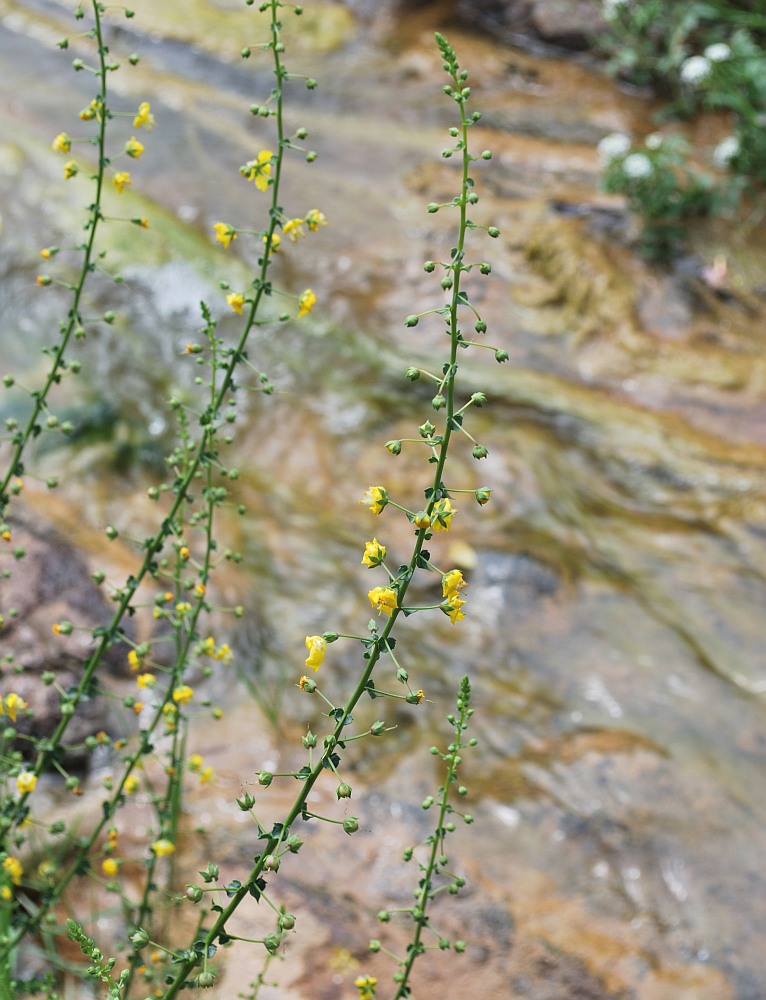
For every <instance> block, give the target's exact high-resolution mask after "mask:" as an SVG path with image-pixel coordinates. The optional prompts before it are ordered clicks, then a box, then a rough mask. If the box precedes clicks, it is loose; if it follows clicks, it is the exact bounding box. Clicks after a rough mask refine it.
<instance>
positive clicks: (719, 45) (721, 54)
mask: <svg viewBox="0 0 766 1000" xmlns="http://www.w3.org/2000/svg"><path fill="white" fill-rule="evenodd" d="M705 58H706V59H707V61H708V62H711V63H717V62H726V60H727V59H730V58H731V49H730V48H729V46H728V45H727V44H726V42H716V43H715V45H708V47H707V48H706V49H705Z"/></svg>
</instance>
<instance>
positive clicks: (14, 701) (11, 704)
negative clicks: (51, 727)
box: [0, 691, 29, 722]
mask: <svg viewBox="0 0 766 1000" xmlns="http://www.w3.org/2000/svg"><path fill="white" fill-rule="evenodd" d="M25 708H29V705H28V704H27V703H26V702H25V701H24V699H23V698H22V697H21V695H19V694H16V692H15V691H11V692H10V693H9V694H7V695H6V696H5V697H4V698H0V715H2V714H3V710H5V713H6V714H7V715H8V718H9V719H10V720H11V722H15V721H16V713H17V712H23V711H24V709H25Z"/></svg>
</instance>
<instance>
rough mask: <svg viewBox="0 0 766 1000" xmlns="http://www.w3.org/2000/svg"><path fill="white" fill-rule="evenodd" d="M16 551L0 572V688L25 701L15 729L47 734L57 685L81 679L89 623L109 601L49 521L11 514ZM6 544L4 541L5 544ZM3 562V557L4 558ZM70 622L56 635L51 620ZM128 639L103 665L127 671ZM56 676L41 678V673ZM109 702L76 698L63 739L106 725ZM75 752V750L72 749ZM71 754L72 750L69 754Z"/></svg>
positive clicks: (103, 615) (55, 710)
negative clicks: (0, 620) (68, 630)
mask: <svg viewBox="0 0 766 1000" xmlns="http://www.w3.org/2000/svg"><path fill="white" fill-rule="evenodd" d="M9 524H10V527H11V531H12V541H11V542H10V543H8V544H9V545H12V546H13V550H14V551H15V552H21V551H23V552H24V553H25V554H24V556H23V558H16V560H15V561H14V562H13V564H12V566H11V567H10V570H9V572H8V575H7V576H4V577H2V578H0V611H1V612H2V614H3V617H4V620H5V623H4V626H3V648H4V653H5V658H4V660H3V664H2V690H3V693H8V692H9V691H15V692H16V693H17V694H19V695H21V697H22V698H23V699H24V700H25V701H26V702H27V703H28V705H29V713H28V714H22V715H20V716H19V718H18V721H17V724H16V729H17V730H18V731H19V732H20V733H24V734H26V735H28V736H32V737H35V738H36V737H44V736H48V735H50V734H51V733H52V732H53V730H54V729H55V727H56V725H57V724H58V722H59V721H60V719H61V712H60V690H61V689H63V690H67V689H68V688H70V687H71V686H73V685H75V684H77V683H78V681H79V679H80V678H81V676H82V664H83V662H84V661H85V660H86V659H87V658H88V656H89V655H90V653H91V652H92V651H93V649H94V640H93V637H92V630H93V629H94V628H96V627H98V626H102V625H105V624H107V623H108V622H109V619H110V617H111V614H110V608H109V605H108V603H107V602H106V600H105V599H104V597H103V595H102V593H101V591H100V590H99V589H98V587H97V586H96V585H95V583H94V582H93V580H92V579H91V577H90V575H89V571H88V567H87V565H86V563H85V560H84V558H83V557H82V555H81V554H80V553H79V552H78V551H77V550H76V549H75V547H74V546H73V545H71V544H70V543H69V542H68V541H67V540H66V539H65V538H63V537H62V536H61V535H59V534H58V533H57V532H56V530H55V529H54V528H53V526H52V525H51V524H50V523H47V522H45V521H44V520H42V519H40V518H37V517H33V516H31V515H28V516H26V517H24V518H23V519H21V518H20V517H18V516H12V517H10V518H9ZM4 544H5V543H4ZM6 568H8V564H7V562H6ZM63 621H68V622H71V623H73V625H74V626H75V628H74V631H73V632H72V634H71V635H64V634H61V635H55V634H54V631H53V626H54V625H60V623H61V622H63ZM125 657H126V646H125V645H124V644H122V643H115V644H114V645H113V646H112V647H111V648H110V649H108V650H107V652H106V653H105V656H104V666H105V668H106V669H107V671H109V672H111V673H116V672H120V671H122V670H124V664H125ZM46 672H47V673H50V674H52V675H53V676H54V679H55V680H54V684H53V685H51V684H46V683H44V681H43V674H44V673H46ZM108 705H109V702H108V701H107V700H106V699H104V698H101V697H99V696H98V695H97V691H96V688H94V690H93V693H92V695H91V696H90V697H88V698H85V699H84V700H83V701H81V702H80V704H79V706H78V709H77V713H76V715H75V716H74V718H73V719H72V721H71V723H70V725H69V728H68V730H67V734H66V742H67V744H78V743H81V742H82V740H83V738H84V737H85V736H88V735H90V734H92V733H95V732H97V731H98V730H100V729H102V728H104V727H105V726H106V725H107V720H108V718H109V709H108ZM74 756H78V754H74ZM71 758H72V755H71V754H70V759H71Z"/></svg>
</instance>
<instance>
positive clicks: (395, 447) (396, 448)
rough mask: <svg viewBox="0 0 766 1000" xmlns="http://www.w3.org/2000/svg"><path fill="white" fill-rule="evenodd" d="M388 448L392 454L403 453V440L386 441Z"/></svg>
mask: <svg viewBox="0 0 766 1000" xmlns="http://www.w3.org/2000/svg"><path fill="white" fill-rule="evenodd" d="M386 450H387V451H390V452H391V454H392V455H399V454H401V450H402V442H401V441H386Z"/></svg>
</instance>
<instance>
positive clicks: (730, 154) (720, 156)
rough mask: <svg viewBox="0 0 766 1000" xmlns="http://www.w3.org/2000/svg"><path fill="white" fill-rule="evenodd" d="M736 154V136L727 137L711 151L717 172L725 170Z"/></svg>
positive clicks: (737, 148)
mask: <svg viewBox="0 0 766 1000" xmlns="http://www.w3.org/2000/svg"><path fill="white" fill-rule="evenodd" d="M738 152H739V139H738V138H737V137H736V135H727V136H726V138H725V139H721V141H720V142H719V143H718V145H717V146H716V147H715V149H714V150H713V163H715V165H716V166H717V167H718V169H719V170H726V168H727V167H728V166H729V164H730V163H731V161H732V160H733V159H734V157H735V156H736V155H737V153H738Z"/></svg>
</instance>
